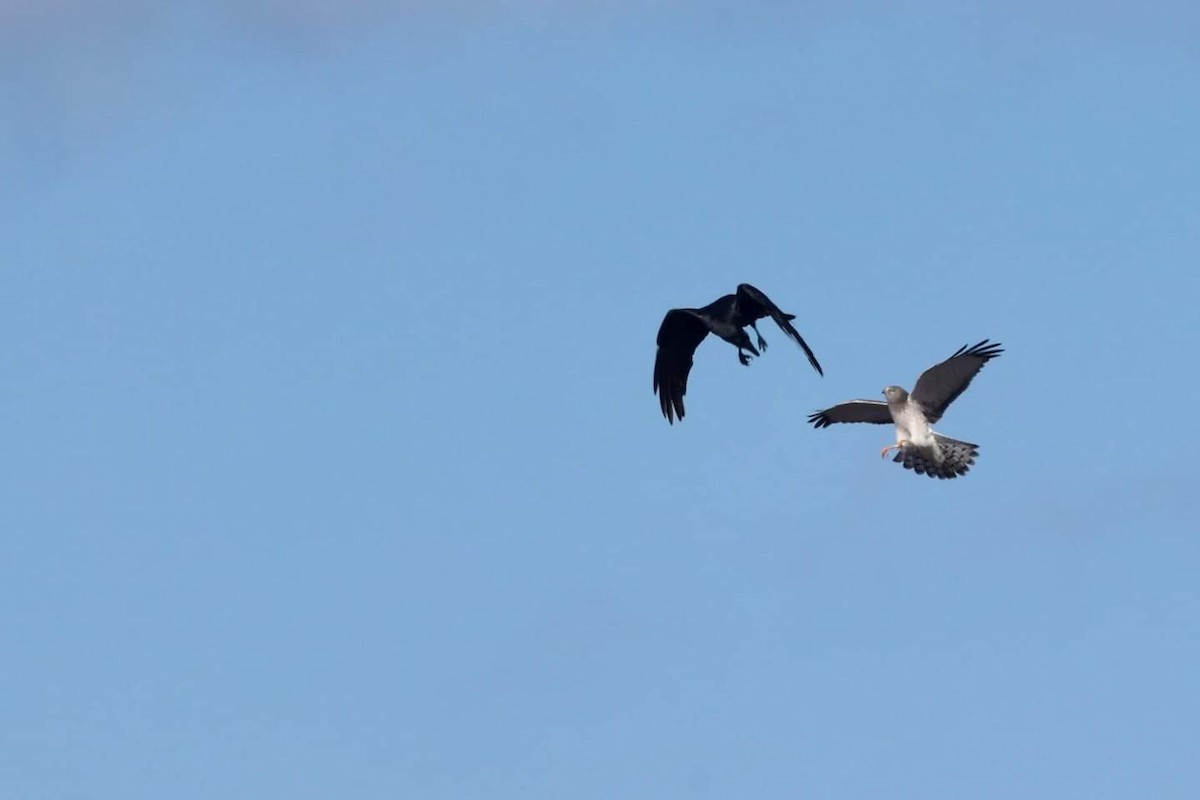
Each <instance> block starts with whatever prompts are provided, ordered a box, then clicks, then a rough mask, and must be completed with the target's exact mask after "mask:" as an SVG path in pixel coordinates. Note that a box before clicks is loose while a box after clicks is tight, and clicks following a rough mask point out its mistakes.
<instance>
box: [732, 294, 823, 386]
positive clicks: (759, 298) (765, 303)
mask: <svg viewBox="0 0 1200 800" xmlns="http://www.w3.org/2000/svg"><path fill="white" fill-rule="evenodd" d="M736 297H737V307H738V313H739V315H741V317H742V318H743V319H744V320H746V324H750V322H751V321H754V320H759V319H762V318H763V317H770V318H771V319H773V320H775V324H776V325H778V326H779V327H780V328H781V329H782V330H783V332H784V333H786V334H787V335H788V336H789V337H790V338H791V339H792V341H794V342H795V343H796V344H798V345H800V347H801V348H802V349H803V350H804V355H806V356H808V363H809V364H812V368H813V369H815V370H816V371H817V374H818V375H821V376H824V375H825V370H823V369H821V364H820V363H819V362H818V361H817V357H816V356H815V355H813V351H812V348H811V347H809V346H808V342H806V341H804V337H803V336H801V335H800V331H798V330H796V329H795V328H794V327H792V322H791V321H792V320H794V319H795V318H796V315H795V314H785V313H784V312H783V310H782V309H780V308H779V306H777V305H775V303H773V302H771V298H769V297H767V296H766V295H765V294H764V293H763V292H762V291H760V290H758V289H756V288H754V287H753V286H751V285H750V284H748V283H742V284H738V287H737V295H736Z"/></svg>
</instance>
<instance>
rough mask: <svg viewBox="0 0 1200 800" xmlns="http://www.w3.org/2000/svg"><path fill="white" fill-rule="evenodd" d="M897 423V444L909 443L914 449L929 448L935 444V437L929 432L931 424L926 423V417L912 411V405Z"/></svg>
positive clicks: (905, 410)
mask: <svg viewBox="0 0 1200 800" xmlns="http://www.w3.org/2000/svg"><path fill="white" fill-rule="evenodd" d="M895 422H896V444H900V442H908V443H909V444H911V445H913V446H914V447H922V448H924V447H929V446H930V445H931V444H933V435H932V433H931V432H930V430H929V423H927V422H926V421H925V417H923V416H922V415H921V414H919V413H916V412H914V411H913V409H912V404H911V403H909V405H908V407H906V408H905V409H904V413H903V414H901V415H900V419H898V420H895Z"/></svg>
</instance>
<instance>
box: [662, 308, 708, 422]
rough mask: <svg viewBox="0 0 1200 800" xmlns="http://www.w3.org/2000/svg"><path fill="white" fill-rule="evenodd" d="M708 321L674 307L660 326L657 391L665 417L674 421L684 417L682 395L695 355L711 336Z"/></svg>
mask: <svg viewBox="0 0 1200 800" xmlns="http://www.w3.org/2000/svg"><path fill="white" fill-rule="evenodd" d="M708 331H709V323H708V321H707V320H706V319H705V318H704V317H702V316H700V315H699V314H697V313H696V312H695V311H694V310H692V309H689V308H674V309H671V310H670V311H668V312H667V315H666V316H665V317H663V321H662V325H661V326H659V328H658V354H657V355H656V356H655V357H654V392H655V393H656V394H657V395H658V402H659V405H660V406H662V413H663V416H664V417H666V418H667V422H669V423H671V424H672V425H674V424H675V420H676V419H683V414H684V410H683V396H684V395H685V394H687V379H688V373H689V372H691V371H692V355H693V354H694V353H695V352H696V348H697V347H698V346H699V345H700V342H702V341H704V337H705V336H707V335H708Z"/></svg>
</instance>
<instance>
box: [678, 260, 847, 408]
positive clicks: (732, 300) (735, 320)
mask: <svg viewBox="0 0 1200 800" xmlns="http://www.w3.org/2000/svg"><path fill="white" fill-rule="evenodd" d="M763 317H770V318H771V319H773V320H775V323H776V324H777V325H778V326H779V327H780V328H782V329H783V332H784V333H786V334H787V335H788V336H789V337H791V339H792V340H793V341H794V342H796V344H798V345H800V347H801V348H803V350H804V353H805V355H807V356H808V363H810V364H812V366H813V369H815V370H816V371H817V373H818V374H819V375H824V374H825V372H824V371H823V370H822V369H821V365H820V364H819V363H817V357H816V356H814V355H813V351H812V350H811V349H810V348H809V346H808V344H807V343H806V342H805V341H804V339H803V337H801V336H800V333H799V332H798V331H797V330H796V329H795V328H793V327H792V322H791V321H792V320H794V319H795V318H796V315H795V314H787V313H784V312H783V311H781V310H780V308H779V306H777V305H775V304H774V303H772V302H771V298H769V297H767V296H766V295H765V294H763V293H762V292H760V291H759V290H758V289H755V288H754V287H753V286H751V285H750V284H748V283H743V284H739V285H738V287H737V293H736V294H727V295H725V296H724V297H722V298H720V299H719V300H715V301H713V302H712V303H709V304H708V305H706V306H705V307H704V308H673V309H671V310H670V311H668V312H667V315H666V316H665V317H663V321H662V325H661V326H659V329H658V354H657V356H655V358H654V392H655V394H657V395H658V401H659V405H661V406H662V413H663V416H664V417H666V418H667V422H669V423H671V424H672V425H674V424H675V419H676V418H678V419H680V420H682V419H683V414H684V410H683V396H684V395H685V394H687V379H688V373H689V372H691V370H692V355H693V354H694V353H695V352H696V348H697V347H698V346H699V345H700V342H702V341H704V337H705V336H707V335H708V334H709V333H715V334H716V335H717V336H720V337H721V338H722V339H724V340H725V341H727V342H729V343H730V344H731V345H733V346H734V347H736V348H737V350H738V361H740V362H742V364H743V365H749V364H750V356H751V354H753V355H755V356H757V355H759V350H760V349H761V350H763V351H766V349H767V341H766V339H763V337H762V334H761V333H759V332H758V325H757V323H758V320H760V319H762V318H763ZM747 325H749V326H750V327H751V328H753V329H754V333H755V335H756V336H757V337H758V349H756V348H755V347H754V345H753V344H752V343H751V342H750V337H749V336H748V335H747V334H746V331H745V330H744V329H745V327H746V326H747Z"/></svg>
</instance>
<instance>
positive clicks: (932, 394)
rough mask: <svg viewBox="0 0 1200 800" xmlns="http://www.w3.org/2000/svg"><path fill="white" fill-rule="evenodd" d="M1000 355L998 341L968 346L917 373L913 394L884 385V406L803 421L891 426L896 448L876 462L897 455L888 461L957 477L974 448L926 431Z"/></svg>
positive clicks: (865, 405) (862, 403)
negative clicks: (893, 454) (986, 365)
mask: <svg viewBox="0 0 1200 800" xmlns="http://www.w3.org/2000/svg"><path fill="white" fill-rule="evenodd" d="M1003 352H1004V350H1003V349H1001V347H1000V343H999V342H996V343H992V344H989V343H988V340H987V339H984V340H983V341H982V342H980V343H979V344H976V345H972V346H971V347H967V346H965V345H964V346H962V347H960V348H959V349H958V351H957V352H956V353H955V354H954V355H952V356H950V357H949V358H947V359H946V360H945V361H943V362H942V363H940V364H936V365H934V366H932V367H930V368H929V369H927V370H925V371H924V372H922V373H921V377H919V378H917V385H916V386H915V387H913V390H912V394H909V393H908V392H906V391H905V390H904V389H902V388H901V387H899V386H889V387H887V388H886V389H884V390H883V396H884V397H886V398H887V401H886V402H881V401H879V400H851V401H850V402H848V403H842V404H840V405H836V406H833V407H832V408H827V409H825V410H824V411H818V412H817V413H815V414H812V415H810V416H809V418H808V421H809V422H811V423H812V424H813V426H814V427H817V428H828V427H829V426H830V425H832V424H833V423H835V422H870V423H874V424H876V425H886V424H888V423H889V422H890V423H892V424H894V425H895V426H896V443H895V444H894V445H889V446H888V447H885V448H883V450H882V451H881V452H880V453H879V455H880V457H881V458H883V457H886V456H887V454H888V453H890V452H892V451H893V450H897V451H899V452H897V453H896V457H895V458H893V459H892V461H895V462H897V463H900V464H903V465H904V468H905V469H911V470H913V471H914V472H916V473H917V474H918V475H928V476H929V477H931V478H957V477H958V476H959V475H965V474H966V472H967V470H969V469H970V468H971V465H972V464H974V463H975V457H976V456H978V455H979V445H977V444H971V443H970V442H962V441H959V440H958V439H951V438H950V437H949V436H943V435H942V434H940V433H937V432H936V431H934V430H933V428H931V427H930V426H931V425H932V424H933V423H935V422H937V421H938V420H940V419H941V418H942V415H943V414H945V413H946V409H947V408H948V407H949V406H950V404H951V403H953V402H954V401H955V399H956V398H957V397H958V396H959V395H960V394H962V393H963V391H965V390H966V388H967V387H968V386H970V385H971V380H972V379H973V378H974V377H975V376H976V375H978V374H979V371H980V370H981V369H983V366H984V365H985V364H987V362H989V361H991V360H992V359H993V358H996V357H997V356H999V355H1000V354H1001V353H1003Z"/></svg>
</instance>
